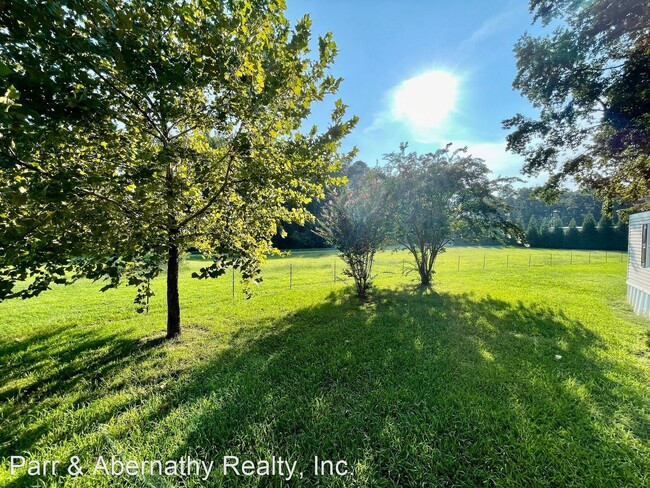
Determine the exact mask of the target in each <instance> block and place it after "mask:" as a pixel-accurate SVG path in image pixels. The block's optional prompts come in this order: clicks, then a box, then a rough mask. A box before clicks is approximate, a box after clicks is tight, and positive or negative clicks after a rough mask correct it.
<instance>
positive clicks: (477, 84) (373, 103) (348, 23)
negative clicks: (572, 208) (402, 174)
mask: <svg viewBox="0 0 650 488" xmlns="http://www.w3.org/2000/svg"><path fill="white" fill-rule="evenodd" d="M527 4H528V2H527V1H525V0H489V1H486V0H457V1H442V0H401V1H400V0H288V2H287V5H288V12H287V14H288V17H289V18H290V19H292V20H296V19H298V18H300V17H302V16H303V15H304V14H309V16H310V17H311V19H312V22H313V25H312V34H313V35H314V38H316V37H317V35H318V34H324V33H326V32H332V33H333V35H334V41H335V42H336V44H337V46H338V49H339V55H338V57H337V59H336V62H335V64H334V66H333V68H332V74H333V75H335V76H339V77H342V78H343V82H342V84H341V87H340V89H339V92H338V93H337V95H336V98H341V99H342V100H343V102H344V103H345V104H346V105H348V106H349V109H348V113H349V114H351V115H357V116H358V117H359V118H360V120H359V124H358V125H357V127H356V128H355V130H354V131H353V132H352V134H351V135H350V136H348V137H347V138H346V141H345V143H344V149H350V148H352V147H353V146H356V147H357V148H358V150H359V152H358V155H357V158H356V159H361V160H363V161H365V162H366V163H368V164H369V165H374V164H375V163H376V162H379V164H381V159H382V156H383V154H385V153H388V152H393V151H397V150H398V149H399V144H400V143H401V142H408V144H409V148H410V149H412V150H415V151H417V152H419V153H424V152H429V151H434V150H436V149H437V148H439V147H442V146H444V145H445V144H447V143H448V142H451V143H453V144H454V147H461V146H467V147H468V149H469V152H470V153H471V154H472V155H474V156H478V157H481V158H483V159H484V160H485V161H486V164H487V165H488V166H489V167H490V168H491V169H492V171H493V173H494V175H495V176H496V175H501V176H521V175H520V169H521V167H522V159H521V157H519V156H516V155H513V154H511V153H507V152H506V150H505V145H506V143H505V137H506V135H507V131H505V130H504V129H502V124H501V123H502V121H503V120H504V119H506V118H509V117H511V116H513V115H515V114H516V113H523V114H525V115H533V114H534V111H533V109H532V107H531V106H530V104H529V102H528V101H527V100H526V99H525V98H523V97H522V96H521V95H520V94H519V93H518V92H517V91H515V90H513V88H512V82H513V80H514V78H515V75H516V59H515V56H514V52H513V48H514V45H515V43H516V42H517V40H518V39H519V38H520V37H521V36H522V35H523V34H524V32H527V31H528V32H529V33H539V31H540V29H539V27H538V26H533V25H532V24H531V22H532V16H531V14H530V13H529V12H528V6H527ZM333 100H334V98H333V99H330V100H326V101H325V102H323V103H322V104H319V106H317V107H314V110H313V114H312V116H311V117H310V121H309V122H313V123H316V124H318V125H319V126H321V127H323V128H324V127H325V126H326V125H327V122H328V120H329V117H328V114H329V111H330V110H331V107H332V106H333ZM531 183H534V181H531Z"/></svg>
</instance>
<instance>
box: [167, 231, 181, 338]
mask: <svg viewBox="0 0 650 488" xmlns="http://www.w3.org/2000/svg"><path fill="white" fill-rule="evenodd" d="M180 333H181V304H180V301H179V298H178V245H177V244H176V242H175V241H174V239H173V237H172V236H170V239H169V258H168V261H167V339H171V338H173V337H176V336H177V335H179V334H180Z"/></svg>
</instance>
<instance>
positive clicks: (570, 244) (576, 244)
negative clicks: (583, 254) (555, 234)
mask: <svg viewBox="0 0 650 488" xmlns="http://www.w3.org/2000/svg"><path fill="white" fill-rule="evenodd" d="M564 243H565V247H566V248H567V249H579V248H580V231H579V230H578V227H577V224H576V219H571V221H570V222H569V229H568V230H567V233H566V236H565V238H564Z"/></svg>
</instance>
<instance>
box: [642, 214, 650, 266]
mask: <svg viewBox="0 0 650 488" xmlns="http://www.w3.org/2000/svg"><path fill="white" fill-rule="evenodd" d="M641 267H642V268H648V267H650V263H648V224H642V225H641Z"/></svg>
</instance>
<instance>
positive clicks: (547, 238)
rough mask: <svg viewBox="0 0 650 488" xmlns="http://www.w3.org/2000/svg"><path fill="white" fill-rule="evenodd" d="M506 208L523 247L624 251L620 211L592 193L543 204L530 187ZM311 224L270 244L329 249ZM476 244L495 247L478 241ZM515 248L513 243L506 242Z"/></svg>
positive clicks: (317, 206) (353, 169) (291, 228)
mask: <svg viewBox="0 0 650 488" xmlns="http://www.w3.org/2000/svg"><path fill="white" fill-rule="evenodd" d="M368 171H370V167H369V166H368V165H367V164H366V163H365V162H364V161H359V160H358V161H355V162H352V163H349V164H346V165H345V166H344V168H343V169H342V170H341V172H339V173H337V175H338V176H346V177H347V178H348V180H350V181H351V180H356V179H358V177H359V176H361V175H364V174H366V173H367V172H368ZM330 197H331V191H329V192H326V196H325V198H324V199H321V200H313V201H312V202H310V203H309V204H308V206H307V208H308V209H309V211H310V212H311V213H312V214H313V215H316V216H317V217H318V216H321V215H322V214H323V209H324V207H325V205H326V203H327V201H328V199H329V198H330ZM505 202H506V203H507V204H508V205H509V207H510V216H509V219H510V220H511V221H512V222H514V223H516V224H517V225H518V226H519V227H520V228H522V229H525V230H526V235H527V238H528V244H529V245H530V246H531V247H535V248H550V249H594V250H595V249H600V250H621V251H623V250H626V249H627V231H628V229H627V224H626V222H625V221H624V220H623V219H621V218H619V215H618V214H619V211H620V210H622V209H624V208H625V207H621V206H620V205H615V206H614V208H613V211H612V215H613V217H614V218H610V217H609V216H607V215H606V214H604V213H603V211H602V210H603V200H602V199H600V198H599V197H598V196H596V195H595V194H593V193H589V192H581V191H571V190H570V191H566V192H564V193H562V195H561V196H560V197H559V198H558V200H557V201H555V202H554V203H550V204H549V203H546V202H545V201H544V200H543V199H541V198H538V197H537V196H535V194H534V189H533V188H529V187H524V188H514V189H512V191H511V192H510V193H509V194H508V195H507V196H506V197H505ZM315 229H316V224H315V223H313V222H307V223H306V224H305V225H295V224H291V225H287V226H286V227H285V236H284V237H283V236H282V235H280V234H279V233H278V234H277V235H276V236H275V238H274V244H275V245H276V246H277V247H278V248H280V249H309V248H323V247H329V244H328V243H327V242H326V240H325V239H324V238H323V237H321V236H320V235H319V234H318V233H316V232H315ZM455 244H463V245H476V244H477V243H476V242H473V241H464V240H460V239H457V240H456V241H455ZM478 244H479V245H495V244H498V243H497V242H496V241H493V240H486V239H482V240H480V241H479V242H478ZM509 244H513V245H515V244H516V242H514V241H513V242H509Z"/></svg>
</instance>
